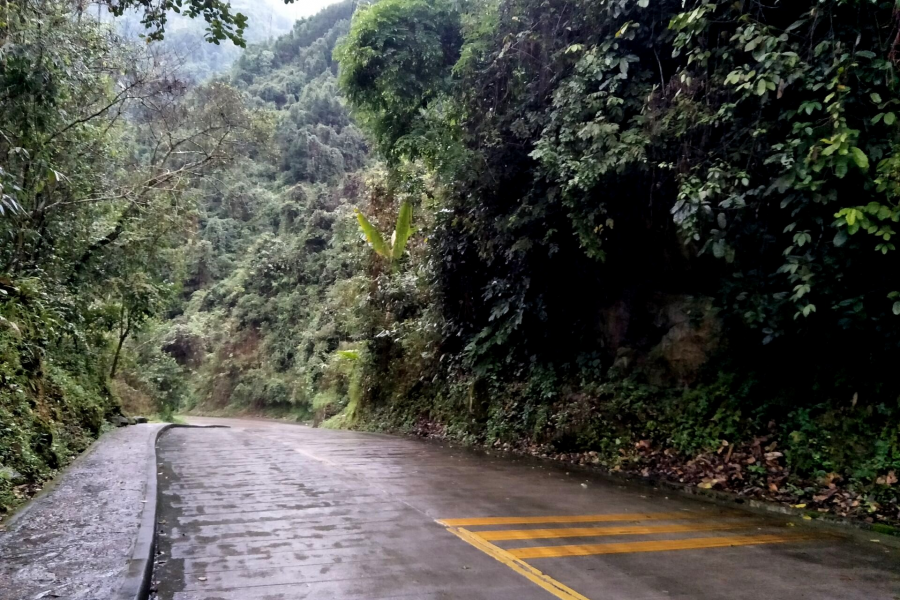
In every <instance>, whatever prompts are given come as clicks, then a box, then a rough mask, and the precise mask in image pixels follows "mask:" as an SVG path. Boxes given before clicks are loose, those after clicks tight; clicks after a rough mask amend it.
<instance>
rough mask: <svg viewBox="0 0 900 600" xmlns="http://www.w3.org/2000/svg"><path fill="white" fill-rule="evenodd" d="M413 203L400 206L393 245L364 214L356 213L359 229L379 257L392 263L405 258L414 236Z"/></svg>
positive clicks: (392, 236) (392, 235)
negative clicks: (407, 246) (408, 245)
mask: <svg viewBox="0 0 900 600" xmlns="http://www.w3.org/2000/svg"><path fill="white" fill-rule="evenodd" d="M412 210H413V209H412V203H410V202H409V201H406V202H403V203H402V204H401V205H400V212H399V213H397V225H396V227H395V228H394V233H393V234H391V243H390V244H388V243H387V242H385V241H384V237H383V236H382V235H381V232H379V231H378V229H377V228H376V227H375V226H374V225H372V223H370V222H369V220H368V219H367V218H366V216H365V215H364V214H362V212H360V211H359V210H357V211H356V220H357V221H358V222H359V228H360V229H362V232H363V234H365V236H366V240H367V241H368V242H369V244H370V245H371V246H372V250H374V251H375V253H376V254H378V256H381V257H383V258H386V259H388V260H389V261H390V262H392V263H393V262H394V261H398V260H400V259H401V258H403V252H404V251H405V250H406V243H407V242H408V241H409V238H410V236H411V235H412V234H413V232H414V229H413V226H412Z"/></svg>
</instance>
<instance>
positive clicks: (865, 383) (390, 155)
mask: <svg viewBox="0 0 900 600" xmlns="http://www.w3.org/2000/svg"><path fill="white" fill-rule="evenodd" d="M51 4H52V3H51ZM63 12H64V11H62V10H60V16H59V17H58V18H60V19H62V23H63V24H64V25H65V26H64V27H60V28H59V30H58V32H54V33H52V34H51V33H49V32H48V31H47V30H46V29H43V28H39V27H37V26H36V25H34V26H31V25H29V21H28V19H27V18H25V17H23V19H24V20H23V21H22V27H21V29H20V32H18V33H17V34H16V35H19V36H20V37H19V38H16V44H17V45H16V46H15V48H16V49H17V52H18V54H17V53H16V52H13V53H8V54H6V55H4V56H3V60H5V61H7V62H6V63H4V64H5V65H12V66H16V67H17V69H18V70H17V71H14V70H11V69H10V68H9V67H7V69H6V70H5V72H4V73H5V75H4V77H7V87H6V88H4V89H5V90H6V91H5V92H4V93H6V94H7V96H6V98H5V99H4V103H3V108H2V110H3V111H4V112H3V115H2V119H3V121H2V122H0V126H2V127H3V132H4V134H5V136H8V137H5V138H4V141H2V142H0V144H6V145H5V146H2V150H3V152H4V156H5V157H6V158H5V160H6V161H7V162H6V163H5V164H4V165H3V168H4V171H3V172H2V173H0V175H2V176H3V177H4V179H3V185H4V191H5V192H6V193H7V194H8V196H4V200H3V202H4V207H5V208H4V210H6V212H5V213H4V217H3V219H5V220H3V221H0V224H2V225H3V227H4V228H5V229H4V235H6V236H7V239H9V240H12V241H13V243H11V244H8V245H7V247H4V248H3V255H2V259H3V261H4V267H3V268H4V272H5V273H6V275H4V278H3V279H2V280H0V284H2V286H4V287H3V288H2V289H3V291H5V292H6V293H5V294H4V296H2V297H0V315H2V317H3V319H4V321H0V324H2V325H3V328H2V329H0V352H2V353H3V357H4V367H3V368H4V369H5V371H4V372H2V373H0V376H2V377H3V380H2V381H3V382H4V383H3V385H4V387H2V388H0V399H2V402H3V404H0V407H2V410H5V411H7V412H6V413H4V420H6V419H9V418H14V419H16V420H17V422H24V423H26V424H27V425H25V426H23V427H20V428H18V429H16V430H15V433H14V434H11V433H7V434H0V435H6V436H7V437H6V438H0V452H3V453H2V454H0V463H2V464H0V469H2V468H3V467H4V465H5V466H8V467H11V468H13V469H15V470H17V471H19V472H24V470H25V469H30V468H32V467H30V466H28V463H27V462H26V461H22V460H19V459H17V458H15V457H14V456H15V452H14V451H10V450H9V448H29V450H28V451H29V452H32V453H33V454H34V456H36V457H37V458H35V462H34V464H35V465H37V466H35V467H34V473H37V471H39V470H40V469H46V468H52V465H51V466H50V467H47V465H49V464H50V462H52V461H51V459H50V458H48V456H51V455H54V453H56V452H58V449H59V448H62V447H63V446H60V445H59V442H58V441H56V440H63V439H65V444H64V445H65V447H66V448H68V449H77V448H78V447H80V446H81V445H83V441H84V440H86V439H87V438H88V437H89V436H90V435H93V434H95V433H96V431H97V429H98V428H99V427H100V426H101V424H102V417H103V416H104V414H106V415H109V414H112V413H114V412H115V410H116V407H117V406H118V403H119V402H121V403H123V404H124V406H125V407H126V409H128V410H131V411H136V410H141V411H156V412H158V413H160V414H163V415H169V414H171V413H172V412H173V411H177V410H192V411H195V412H200V413H207V414H210V413H222V412H255V413H259V414H267V415H276V416H282V417H288V418H295V419H298V420H307V419H312V420H313V421H314V422H315V423H316V424H319V423H324V424H326V425H328V426H348V427H358V428H366V429H383V430H393V431H406V432H416V433H419V434H422V435H435V436H446V437H452V438H455V439H459V440H462V441H465V442H467V443H474V444H484V445H491V446H498V447H504V448H509V449H516V450H520V451H525V452H532V453H536V454H540V455H546V456H551V457H555V458H560V459H564V460H574V461H577V462H590V463H594V464H598V465H600V466H603V467H605V468H608V469H610V470H615V471H628V472H632V473H636V474H641V475H644V476H650V475H655V476H660V477H666V478H670V479H673V480H676V481H681V482H685V483H690V484H696V485H699V486H701V487H704V488H717V489H727V490H732V491H736V492H739V493H741V494H744V495H747V496H752V497H767V498H774V499H776V500H779V501H783V502H788V503H791V504H804V505H806V506H808V507H809V508H810V509H811V510H822V511H823V512H824V511H832V512H836V513H839V514H847V515H854V516H859V517H864V518H869V519H871V520H877V521H885V522H897V521H898V520H900V512H898V511H900V507H898V492H897V490H898V489H900V485H898V481H897V472H898V471H900V386H898V384H897V383H896V382H895V379H894V378H892V377H891V376H890V373H891V371H890V369H891V367H892V365H893V364H894V363H895V362H896V360H897V359H898V358H900V347H898V343H900V336H898V334H900V316H898V314H900V281H898V277H897V273H898V271H897V266H898V265H897V261H898V254H897V252H896V248H895V247H894V242H893V236H894V235H895V231H894V230H893V229H892V227H893V223H896V222H898V221H900V208H898V206H900V205H898V202H897V193H898V187H897V183H896V182H897V181H898V179H900V175H898V163H897V158H896V156H897V155H896V152H895V151H896V149H897V147H898V144H900V136H898V130H897V128H898V127H900V124H898V123H897V112H898V111H897V104H898V102H900V100H898V97H897V79H896V75H895V71H896V64H897V48H896V43H897V42H896V40H897V39H898V37H897V31H898V27H900V25H898V21H897V19H896V13H895V10H894V5H893V3H892V2H890V1H887V0H881V1H876V2H870V1H869V0H849V1H848V0H817V1H813V0H809V1H803V2H793V3H763V2H756V1H747V2H739V3H731V4H711V3H708V2H706V1H704V0H696V1H690V2H686V3H685V2H683V1H682V0H662V1H659V2H645V1H643V0H604V1H593V0H592V1H589V0H541V1H540V2H538V1H533V0H472V1H470V2H452V1H450V0H446V1H445V0H380V1H379V2H377V3H372V4H365V5H362V6H359V7H357V6H356V4H355V3H353V2H342V3H338V4H334V5H332V6H329V7H328V8H326V9H324V10H323V11H321V12H320V13H318V14H316V15H315V16H313V17H309V18H305V19H302V20H300V21H298V22H297V23H296V24H295V25H294V26H293V28H292V29H291V30H290V32H288V33H285V34H284V35H281V36H279V37H277V38H274V39H272V40H268V41H261V42H257V43H250V44H249V46H248V47H247V48H246V50H244V51H242V52H241V53H240V57H239V58H238V59H237V60H236V61H235V62H234V64H233V65H232V66H231V67H230V68H229V69H225V70H223V71H222V72H221V73H220V74H219V75H218V76H217V77H216V78H214V79H212V80H210V81H208V82H207V83H203V84H196V83H193V84H190V83H189V80H190V79H191V78H190V77H181V78H179V76H177V75H176V74H175V73H174V72H173V73H168V72H167V73H166V74H165V75H164V76H162V75H161V76H154V77H147V76H144V75H141V77H138V79H139V80H140V81H141V85H140V86H139V87H134V88H131V87H127V86H126V89H129V90H131V89H134V90H140V93H138V92H137V91H135V92H134V93H130V94H129V95H128V97H129V99H131V98H132V97H133V99H136V100H140V99H141V98H143V97H144V96H143V95H144V94H146V95H147V97H150V96H151V95H154V96H153V97H154V98H155V97H157V96H155V95H162V97H164V98H166V99H167V100H166V104H164V105H163V106H166V107H168V108H167V111H165V113H164V114H162V115H155V114H150V113H149V112H148V110H147V107H146V106H145V104H148V103H143V102H134V103H123V104H122V108H121V109H118V108H116V109H115V110H109V109H104V110H103V111H102V112H101V116H102V119H101V121H99V122H98V121H92V120H91V119H95V118H96V117H91V115H93V114H94V112H96V111H92V110H91V106H105V105H106V103H109V101H110V99H115V98H117V96H116V92H115V90H116V89H118V88H116V87H115V86H112V85H110V83H111V82H112V81H113V80H115V79H116V77H118V76H113V75H112V74H110V75H107V76H106V79H103V80H102V81H95V80H90V79H87V78H85V77H81V76H78V77H72V78H71V79H63V80H62V81H64V82H65V86H63V87H62V88H54V89H53V94H54V96H53V103H52V104H51V103H48V104H46V105H39V106H43V107H44V110H45V111H46V112H45V113H41V119H42V120H39V121H36V120H35V119H31V118H29V119H25V120H21V119H19V116H18V115H19V112H18V111H21V110H25V109H26V108H27V110H29V111H31V110H33V108H31V105H30V104H28V103H27V102H25V100H23V99H24V98H31V97H32V96H30V95H29V94H31V92H30V90H31V88H30V87H28V86H35V85H38V83H37V82H36V81H38V80H35V79H33V78H31V77H29V76H27V75H26V73H28V71H27V69H26V66H30V65H31V64H32V63H35V62H36V61H39V59H38V58H37V57H38V56H40V53H39V52H38V50H39V49H41V48H48V47H49V48H53V49H55V51H57V52H63V51H65V52H67V53H68V54H66V55H65V57H64V58H65V59H66V60H73V61H74V60H76V59H75V58H73V56H75V55H76V54H77V55H78V56H84V58H79V59H77V60H80V61H82V62H81V63H78V64H86V61H87V62H89V61H91V60H100V58H92V55H90V54H85V49H90V50H91V52H95V53H99V55H94V56H99V57H103V58H104V59H106V57H113V56H114V57H116V60H125V61H126V64H135V65H140V64H142V63H140V61H135V60H132V59H131V58H123V57H130V56H131V55H129V54H127V52H134V50H125V46H127V44H123V46H122V48H121V49H120V48H118V46H115V44H116V43H118V42H117V41H116V40H117V38H115V37H114V36H109V35H108V33H104V32H103V31H102V30H101V29H93V28H92V27H85V26H83V25H81V24H79V25H78V26H76V25H75V22H74V21H72V20H71V19H68V20H66V17H64V16H63ZM28 18H32V17H28ZM79 23H80V22H79ZM209 23H210V24H209V32H210V33H209V34H208V35H210V36H211V37H213V38H217V39H220V40H224V39H226V38H227V37H228V36H229V33H228V32H230V31H231V30H227V27H226V29H223V30H221V31H220V30H217V29H216V26H215V20H212V21H210V22H209ZM226 25H227V23H226ZM226 30H227V31H226ZM248 31H252V27H251V29H249V30H248ZM66 32H68V33H66ZM53 36H57V37H53ZM58 36H69V37H66V38H65V40H62V39H61V38H59V37H58ZM51 38H52V39H51ZM63 42H65V43H63ZM114 46H115V47H114ZM60 48H62V50H60ZM20 49H21V50H20ZM163 49H165V45H164V44H163V45H162V46H160V45H158V44H150V45H149V46H148V47H147V48H145V49H144V51H145V52H149V53H150V54H151V55H152V54H153V53H154V52H156V53H157V56H163V55H165V53H164V52H162V50H163ZM20 56H21V57H23V58H21V59H20V62H18V63H17V62H15V60H16V57H20ZM176 62H177V61H174V60H173V61H170V62H166V61H165V60H160V59H159V58H156V59H154V60H152V61H149V63H148V64H153V65H157V68H159V65H168V64H175V63H176ZM39 64H42V65H44V66H43V67H42V68H44V69H47V70H51V71H52V70H53V69H54V68H56V67H55V66H54V65H57V64H61V63H58V62H56V61H53V60H49V59H48V62H46V63H39ZM138 71H140V70H139V69H136V70H135V74H134V77H137V73H138ZM73 72H78V73H81V72H82V71H73ZM126 72H127V73H129V74H131V71H129V70H127V69H126ZM68 76H70V75H67V77H68ZM129 81H130V80H129ZM20 82H25V83H20ZM26 83H27V85H26ZM16 86H19V87H16ZM60 89H61V90H62V91H59V90H60ZM100 92H102V93H100ZM110 95H111V96H110ZM39 97H42V98H43V97H44V96H39ZM85 97H87V98H91V99H92V100H91V102H90V103H88V105H87V106H85V105H83V104H78V103H77V102H76V101H75V99H76V98H85ZM13 102H19V106H18V108H16V107H14V105H13ZM150 104H151V105H152V106H157V105H158V104H156V103H150ZM59 106H63V107H64V110H60V109H58V107H59ZM112 106H116V107H117V106H119V104H118V101H116V102H113V104H112ZM23 107H24V108H23ZM78 111H81V112H78ZM28 114H29V115H30V114H32V113H28ZM77 114H84V115H86V117H90V118H89V119H88V120H87V121H85V123H89V124H90V126H89V127H87V126H82V123H81V122H80V121H79V120H78V119H77V118H75V119H72V118H71V115H77ZM64 116H65V118H64ZM223 119H224V125H223V122H222V120H223ZM54 120H59V123H58V124H55V123H56V121H54ZM36 122H41V123H42V125H41V127H42V129H41V130H40V135H36V134H34V133H33V130H32V129H30V128H31V127H33V124H34V123H36ZM101 124H102V126H101ZM7 131H12V132H14V133H15V136H9V134H7V133H6V132H7ZM169 131H177V132H179V135H180V136H182V137H185V138H186V139H188V140H191V141H187V142H184V143H183V144H182V143H177V147H178V149H180V148H182V147H183V146H184V147H187V148H189V149H190V150H189V152H188V154H187V155H183V154H181V153H180V151H176V149H175V148H174V147H173V141H172V140H173V139H175V138H171V137H170V136H168V133H167V132H169ZM219 131H222V132H225V131H227V132H228V135H227V136H226V137H225V138H222V139H221V140H220V138H219V137H218V136H217V135H215V134H213V132H219ZM198 136H199V137H198ZM177 139H180V138H177ZM194 140H196V142H195V141H194ZM216 140H220V142H219V143H220V144H221V146H214V147H210V144H215V143H216ZM67 144H68V145H67ZM167 147H168V148H169V149H171V150H172V151H171V152H166V151H165V149H166V148H167ZM23 149H24V151H23ZM192 157H195V158H193V159H192ZM67 161H69V162H67ZM72 161H74V164H73V162H72ZM160 161H162V162H160ZM165 161H169V162H165ZM173 161H174V162H173ZM7 165H9V167H7ZM37 173H41V174H44V175H42V176H38V175H36V174H37ZM173 174H174V175H173ZM173 177H177V180H173V179H172V178H173ZM7 190H14V191H15V194H11V193H9V192H7ZM48 207H49V208H48ZM50 208H52V209H53V210H54V211H62V212H58V213H53V212H49V209H50ZM7 209H9V210H7ZM51 215H52V218H51ZM48 398H52V399H53V401H54V402H57V403H58V404H57V405H53V406H56V408H54V409H53V410H56V411H57V413H56V415H55V416H54V417H53V418H48V417H47V416H46V415H48V414H49V413H48V412H47V411H49V410H51V409H50V408H47V406H48V404H47V399H48ZM83 407H87V408H83ZM6 415H12V417H8V416H6ZM69 423H78V426H77V427H75V428H74V430H75V431H76V433H77V436H76V437H77V440H78V441H76V442H72V441H71V440H69V439H68V438H65V437H64V436H65V435H68V433H67V432H68V431H69V429H67V426H68V424H69ZM13 435H14V436H15V437H12V436H13ZM54 444H56V445H55V446H54ZM66 452H69V450H66ZM29 460H30V459H29ZM59 462H61V461H57V463H59ZM54 464H55V463H54ZM29 476H30V477H32V478H38V477H37V475H34V474H32V473H31V472H30V473H29ZM12 489H14V488H13V487H12V486H11V485H7V486H6V487H5V488H0V492H2V491H6V490H12Z"/></svg>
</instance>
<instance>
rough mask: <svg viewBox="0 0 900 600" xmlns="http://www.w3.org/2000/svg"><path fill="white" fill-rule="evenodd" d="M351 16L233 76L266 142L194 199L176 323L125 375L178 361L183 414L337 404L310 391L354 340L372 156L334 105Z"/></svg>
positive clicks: (260, 47) (294, 34)
mask: <svg viewBox="0 0 900 600" xmlns="http://www.w3.org/2000/svg"><path fill="white" fill-rule="evenodd" d="M352 10H353V4H352V3H350V2H344V3H340V4H335V5H333V6H331V7H329V8H326V9H325V10H323V11H322V12H320V13H319V14H317V15H316V16H314V17H311V18H308V19H303V20H300V21H298V22H297V23H296V25H295V26H294V28H293V30H292V31H291V32H290V33H288V34H286V35H283V36H281V37H278V38H276V39H274V40H272V41H270V42H266V43H262V44H256V45H251V46H250V47H249V48H248V49H247V51H246V52H245V53H243V55H242V56H241V57H240V59H239V60H238V61H237V62H236V64H235V66H234V68H233V69H232V71H231V73H230V75H229V77H230V79H231V80H232V81H233V83H234V85H235V86H236V87H238V89H240V90H242V91H243V92H244V93H245V97H246V98H247V101H248V102H249V103H250V104H251V105H253V106H255V107H257V108H258V109H260V110H264V111H266V112H267V114H269V116H270V119H271V124H272V127H273V138H272V140H273V143H272V144H271V146H270V147H269V148H268V150H267V152H265V153H264V154H263V155H261V156H258V157H255V158H248V159H246V160H243V161H240V162H238V163H236V164H235V165H233V166H232V167H231V168H230V169H228V170H226V171H223V172H221V173H220V175H219V176H218V177H217V178H216V180H215V181H210V182H209V184H208V185H205V186H203V187H202V188H200V189H199V190H197V193H198V194H199V198H200V200H199V201H200V206H199V209H200V212H199V220H198V228H197V233H196V238H195V242H194V244H193V245H192V247H191V248H190V249H189V251H188V256H189V259H188V261H189V264H190V272H189V276H188V278H187V279H186V282H185V291H184V312H183V314H180V315H178V316H176V317H174V318H173V319H172V320H171V321H169V322H168V323H166V324H165V325H163V326H162V327H161V328H160V329H159V330H157V331H156V332H154V334H153V335H155V336H157V337H156V338H155V339H156V342H155V343H153V344H144V343H142V342H136V343H135V344H134V345H133V352H134V353H133V355H132V356H131V360H132V361H136V363H137V366H135V367H133V370H132V371H131V373H135V372H137V371H138V370H140V369H143V368H144V367H145V365H147V364H155V363H156V362H159V361H162V360H164V356H162V355H156V354H154V355H153V356H150V355H149V354H153V353H154V352H157V348H161V349H163V350H164V351H165V353H167V355H170V356H174V357H175V358H176V359H177V360H178V361H179V363H180V364H181V365H182V368H183V369H184V373H185V375H184V377H186V381H187V384H186V387H185V386H184V385H183V384H180V383H178V384H177V385H178V386H179V389H180V390H182V393H183V394H184V398H183V399H173V402H175V403H180V404H181V405H182V407H183V408H190V407H191V406H195V407H196V408H197V409H202V410H204V411H207V412H210V411H220V410H266V411H270V412H272V411H275V412H290V413H292V414H295V415H297V416H298V417H301V418H306V417H309V416H310V415H311V414H312V411H313V407H314V406H319V405H324V404H327V403H329V402H330V401H332V400H335V398H334V397H333V394H332V395H331V396H328V395H327V394H326V396H325V397H317V395H321V393H322V389H321V387H320V386H319V385H318V383H319V382H320V380H321V378H322V377H323V376H325V371H326V370H327V367H328V365H329V362H330V361H332V359H333V353H334V351H335V350H337V349H338V347H339V345H340V343H341V341H345V342H346V341H350V340H352V339H353V338H354V332H355V329H356V328H355V326H354V319H355V317H354V315H353V311H354V308H355V306H356V305H358V304H359V302H360V295H361V294H362V293H363V291H364V289H365V282H364V281H363V280H361V279H360V277H359V256H360V251H361V250H363V249H364V248H363V244H362V241H361V240H360V238H359V235H358V233H357V229H356V227H357V226H356V224H355V221H354V219H353V213H352V207H353V205H354V204H355V203H356V202H357V201H358V197H359V196H360V193H361V185H362V184H361V179H362V177H361V175H360V174H359V171H360V169H361V168H362V167H363V165H364V163H365V161H366V155H367V146H366V143H365V141H364V139H363V136H362V134H361V133H360V131H359V130H358V129H357V128H356V127H355V126H354V125H353V124H352V122H351V119H350V117H349V114H348V111H347V108H346V107H345V105H344V102H343V100H341V99H340V97H339V94H338V92H337V88H336V80H335V74H336V72H337V65H336V63H334V61H333V60H332V57H331V54H332V50H333V48H334V45H335V43H336V41H337V40H338V38H339V37H340V36H342V35H344V34H345V33H346V32H347V30H348V28H349V19H350V16H351V14H352ZM148 353H149V354H148ZM154 357H155V358H154ZM336 376H338V377H340V376H339V375H336ZM170 377H171V378H172V379H173V381H175V382H178V381H183V379H181V376H180V375H178V374H177V373H171V374H170ZM132 378H134V375H132ZM127 379H128V377H126V380H127ZM133 383H134V387H135V388H139V387H140V385H139V383H138V382H133ZM173 385H174V384H173ZM340 385H343V386H344V388H345V389H346V385H347V384H346V382H344V383H343V384H340Z"/></svg>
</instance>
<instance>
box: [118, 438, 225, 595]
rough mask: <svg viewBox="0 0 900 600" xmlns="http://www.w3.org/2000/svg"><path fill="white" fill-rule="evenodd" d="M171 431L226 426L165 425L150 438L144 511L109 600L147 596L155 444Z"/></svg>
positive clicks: (153, 541) (152, 541)
mask: <svg viewBox="0 0 900 600" xmlns="http://www.w3.org/2000/svg"><path fill="white" fill-rule="evenodd" d="M175 427H185V428H191V429H228V427H227V426H226V425H209V426H203V425H181V424H177V423H169V424H167V425H165V426H163V427H160V429H159V430H158V431H157V432H156V435H154V436H152V437H151V438H150V457H151V459H150V460H148V461H147V472H146V474H147V481H146V486H145V487H144V497H145V498H146V501H145V502H144V508H143V510H142V511H141V524H140V526H139V527H138V533H137V539H136V540H135V542H134V548H133V550H132V552H131V558H130V559H129V560H128V569H127V571H126V572H125V581H124V582H123V583H122V587H121V588H119V592H118V594H116V596H115V597H114V599H113V600H146V599H147V597H149V596H150V587H151V580H152V579H153V559H154V555H155V553H156V513H157V497H156V496H157V485H158V482H157V471H156V469H157V458H156V443H157V441H159V438H160V436H162V434H163V433H164V432H166V431H168V430H170V429H172V428H175Z"/></svg>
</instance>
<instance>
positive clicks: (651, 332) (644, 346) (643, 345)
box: [599, 294, 722, 384]
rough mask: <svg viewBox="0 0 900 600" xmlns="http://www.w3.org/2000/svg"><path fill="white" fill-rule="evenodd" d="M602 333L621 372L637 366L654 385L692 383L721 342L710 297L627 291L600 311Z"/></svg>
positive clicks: (604, 343)
mask: <svg viewBox="0 0 900 600" xmlns="http://www.w3.org/2000/svg"><path fill="white" fill-rule="evenodd" d="M599 329H600V336H601V341H602V344H603V346H604V347H605V348H606V350H607V352H608V353H609V355H610V357H611V358H613V360H614V363H613V367H614V368H615V369H616V370H617V371H619V372H620V373H623V374H627V373H628V372H630V371H632V370H634V369H636V368H641V369H644V370H645V371H647V373H648V375H649V376H650V378H651V380H656V383H659V384H663V383H671V382H678V383H690V382H691V381H692V380H693V379H694V378H695V377H696V375H697V373H698V372H699V370H700V368H701V367H702V366H703V365H704V364H706V361H708V360H709V359H710V357H711V356H712V355H713V354H714V353H715V352H716V350H717V349H718V348H719V347H720V345H721V343H722V339H721V335H722V324H721V321H720V320H719V317H718V311H717V309H716V307H715V306H714V305H713V301H712V299H711V298H707V297H704V296H688V295H682V294H653V295H650V296H649V297H640V296H638V295H634V294H632V295H628V294H626V295H625V296H624V297H623V298H622V299H620V300H618V301H617V302H615V303H614V304H612V305H610V306H608V307H606V308H604V309H602V310H601V311H600V319H599Z"/></svg>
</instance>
